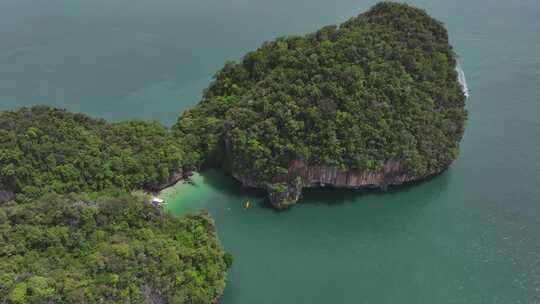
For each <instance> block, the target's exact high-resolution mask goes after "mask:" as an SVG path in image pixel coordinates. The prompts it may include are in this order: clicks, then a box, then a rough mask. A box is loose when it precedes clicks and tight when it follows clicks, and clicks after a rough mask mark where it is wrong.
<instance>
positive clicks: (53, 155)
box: [0, 106, 197, 200]
mask: <svg viewBox="0 0 540 304" xmlns="http://www.w3.org/2000/svg"><path fill="white" fill-rule="evenodd" d="M196 158H197V157H196V156H194V155H193V154H192V153H191V152H190V151H189V150H186V149H184V145H183V143H182V140H181V139H178V138H173V137H172V136H171V134H170V132H168V130H167V129H166V128H165V127H163V126H162V125H161V124H160V123H158V122H147V121H141V120H133V121H126V122H120V123H107V122H105V121H103V120H99V119H92V118H90V117H88V116H86V115H83V114H78V113H70V112H67V111H65V110H61V109H54V108H50V107H46V106H36V107H32V108H21V109H18V110H16V111H5V112H0V190H1V189H4V190H9V191H13V192H15V193H17V195H18V199H19V200H25V199H26V200H30V199H35V198H38V197H40V196H41V195H43V194H44V193H47V192H55V193H71V192H104V191H109V192H111V191H112V192H118V191H126V190H132V189H140V188H146V189H152V188H158V187H159V186H160V185H163V184H166V183H167V182H169V181H171V179H178V178H179V177H181V175H182V173H183V171H184V169H191V168H192V167H193V159H196Z"/></svg>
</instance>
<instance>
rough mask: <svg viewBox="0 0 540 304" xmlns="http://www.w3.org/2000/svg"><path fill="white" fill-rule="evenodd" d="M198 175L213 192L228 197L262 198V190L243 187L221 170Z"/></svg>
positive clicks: (208, 170)
mask: <svg viewBox="0 0 540 304" xmlns="http://www.w3.org/2000/svg"><path fill="white" fill-rule="evenodd" d="M199 174H200V175H201V176H202V178H203V182H204V183H205V184H207V185H208V186H210V187H211V188H212V189H213V190H215V191H217V192H220V193H222V194H225V195H228V196H236V197H243V196H250V197H263V196H264V191H263V190H262V189H254V188H247V187H243V186H242V184H241V183H240V182H239V181H237V180H236V179H235V178H234V177H232V176H231V175H229V174H227V173H225V172H224V171H223V170H221V169H207V170H204V171H202V172H199Z"/></svg>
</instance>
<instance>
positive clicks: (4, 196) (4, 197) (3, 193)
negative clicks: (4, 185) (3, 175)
mask: <svg viewBox="0 0 540 304" xmlns="http://www.w3.org/2000/svg"><path fill="white" fill-rule="evenodd" d="M14 199H15V193H13V192H12V191H8V190H2V189H0V204H3V203H6V202H9V201H12V200H14Z"/></svg>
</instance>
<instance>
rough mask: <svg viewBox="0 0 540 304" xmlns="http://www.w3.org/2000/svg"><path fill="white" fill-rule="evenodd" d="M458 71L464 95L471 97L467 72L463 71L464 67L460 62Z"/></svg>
mask: <svg viewBox="0 0 540 304" xmlns="http://www.w3.org/2000/svg"><path fill="white" fill-rule="evenodd" d="M456 71H457V73H458V81H459V84H460V85H461V90H462V91H463V95H465V97H467V98H469V96H470V93H469V86H468V85H467V79H466V78H465V72H464V71H463V69H462V68H461V66H460V65H459V62H458V64H457V65H456Z"/></svg>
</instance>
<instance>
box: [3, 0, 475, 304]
mask: <svg viewBox="0 0 540 304" xmlns="http://www.w3.org/2000/svg"><path fill="white" fill-rule="evenodd" d="M456 67H457V60H456V54H455V53H454V51H453V49H452V47H451V45H450V44H449V40H448V33H447V31H446V29H445V28H444V26H443V25H442V24H441V23H440V22H439V21H437V20H435V19H433V18H431V17H430V16H428V15H427V14H426V12H424V11H423V10H420V9H417V8H414V7H411V6H408V5H406V4H398V3H390V2H382V3H379V4H377V5H375V6H374V7H372V8H371V9H370V10H369V11H367V12H366V13H363V14H361V15H359V16H357V17H354V18H351V19H350V20H348V21H346V22H345V23H343V24H341V25H339V26H326V27H323V28H322V29H320V30H319V31H317V32H315V33H311V34H307V35H305V36H287V37H281V38H277V39H276V40H274V41H271V42H266V43H264V44H263V45H262V46H261V47H260V48H258V49H257V50H255V51H253V52H249V53H248V54H246V55H245V56H244V57H243V58H242V60H241V61H240V62H228V63H226V64H225V66H224V67H223V68H222V69H221V70H219V71H218V72H217V73H216V75H215V79H214V80H213V81H212V83H211V84H210V85H209V87H208V88H207V89H206V90H205V91H204V94H203V99H202V100H201V101H200V103H199V104H198V105H196V106H195V107H194V108H192V109H189V110H187V111H185V112H184V113H182V115H181V116H180V117H179V118H178V121H177V122H176V124H175V125H174V126H172V128H170V129H169V128H166V127H164V126H163V125H161V124H160V123H158V122H152V121H142V120H130V121H124V122H116V123H109V122H106V121H104V120H102V119H94V118H91V117H89V116H87V115H84V114H80V113H71V112H68V111H66V110H64V109H56V108H52V107H48V106H33V107H30V108H20V109H16V110H12V111H2V112H0V269H1V272H0V299H3V300H4V302H6V303H13V304H18V303H44V302H47V303H82V302H88V303H98V302H99V303H216V302H217V301H218V299H219V297H220V296H221V294H222V293H223V291H224V288H225V284H226V279H227V270H228V269H229V268H230V267H231V265H232V261H233V257H232V256H231V255H230V254H229V253H227V252H225V251H224V250H223V249H222V247H221V245H220V243H219V240H218V238H217V235H216V231H215V225H214V222H213V220H212V218H211V217H210V215H209V214H207V213H205V212H202V213H201V214H198V215H187V216H185V217H183V218H175V217H173V216H172V215H171V214H170V213H168V212H167V211H166V210H165V209H163V208H162V207H161V201H160V200H157V199H155V198H152V196H151V195H144V194H141V193H142V192H141V191H139V190H141V189H142V190H144V191H145V192H147V193H155V192H157V191H159V190H160V189H163V188H165V187H168V186H170V185H173V184H175V183H176V182H178V181H179V180H182V179H186V178H188V177H189V174H190V172H193V171H195V170H204V169H205V168H210V167H222V168H223V169H224V170H226V171H227V172H229V173H230V174H231V175H232V176H233V177H234V178H236V179H237V180H238V181H240V182H241V183H242V185H244V186H247V187H254V188H262V189H265V190H266V191H267V193H268V198H269V201H270V203H271V205H272V206H273V207H275V208H276V209H284V208H287V207H288V206H290V205H292V204H295V203H296V202H297V201H298V200H299V199H300V197H301V195H302V191H303V189H304V188H313V187H339V188H354V189H363V188H379V189H382V190H386V189H387V187H389V186H393V185H400V184H403V183H408V182H413V181H418V180H421V179H424V178H426V177H429V176H432V175H436V174H439V173H441V172H443V171H444V170H445V169H446V168H448V166H450V164H451V163H452V162H453V161H454V160H455V159H456V158H457V156H458V153H459V142H460V140H461V138H462V136H463V132H464V128H465V123H466V119H467V112H466V110H465V101H466V96H465V93H464V88H463V87H462V86H461V85H460V83H459V81H458V80H459V75H458V72H457V71H456ZM250 205H251V204H250V203H246V207H248V208H249V207H250Z"/></svg>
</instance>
